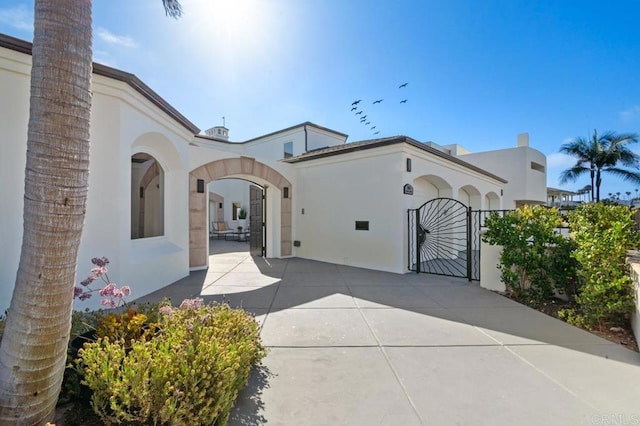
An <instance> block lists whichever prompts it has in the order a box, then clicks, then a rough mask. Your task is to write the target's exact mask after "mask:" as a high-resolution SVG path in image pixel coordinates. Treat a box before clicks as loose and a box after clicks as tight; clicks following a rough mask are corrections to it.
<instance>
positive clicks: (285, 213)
mask: <svg viewBox="0 0 640 426" xmlns="http://www.w3.org/2000/svg"><path fill="white" fill-rule="evenodd" d="M230 176H238V177H240V176H254V177H257V178H260V179H262V180H265V181H267V182H269V183H270V184H272V185H273V186H275V187H277V188H278V189H279V190H280V194H281V198H280V256H291V247H292V244H291V243H292V242H291V235H292V232H291V231H292V229H291V195H292V194H293V192H292V188H291V182H289V181H288V180H287V179H286V178H285V177H284V176H282V175H281V174H280V173H279V172H277V171H276V170H274V169H272V168H271V167H269V166H267V165H265V164H262V163H260V162H259V161H256V160H255V158H250V157H239V158H226V159H224V160H217V161H213V162H211V163H208V164H205V165H203V166H200V167H198V168H197V169H195V170H193V171H192V172H191V173H190V174H189V266H190V267H191V268H204V267H206V266H207V260H208V258H209V254H208V253H207V239H208V238H209V223H208V218H207V194H206V192H204V193H200V194H199V193H198V192H197V181H198V179H202V180H204V183H205V188H206V186H207V185H208V184H209V183H210V182H213V181H214V180H217V179H220V178H223V177H230ZM285 187H288V188H289V198H282V194H283V192H284V191H283V188H285Z"/></svg>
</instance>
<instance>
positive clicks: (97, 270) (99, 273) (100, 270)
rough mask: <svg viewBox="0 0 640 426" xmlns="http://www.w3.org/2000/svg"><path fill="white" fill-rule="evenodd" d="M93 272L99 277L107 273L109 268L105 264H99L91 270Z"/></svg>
mask: <svg viewBox="0 0 640 426" xmlns="http://www.w3.org/2000/svg"><path fill="white" fill-rule="evenodd" d="M91 273H92V274H93V275H94V276H95V277H96V278H97V277H101V276H103V275H104V274H106V273H107V268H105V267H104V266H98V267H96V268H93V269H92V270H91Z"/></svg>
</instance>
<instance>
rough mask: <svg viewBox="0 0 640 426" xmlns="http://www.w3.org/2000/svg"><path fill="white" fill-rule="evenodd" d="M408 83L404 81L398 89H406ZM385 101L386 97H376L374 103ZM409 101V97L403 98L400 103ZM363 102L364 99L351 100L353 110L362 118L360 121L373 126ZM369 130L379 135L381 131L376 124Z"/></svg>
mask: <svg viewBox="0 0 640 426" xmlns="http://www.w3.org/2000/svg"><path fill="white" fill-rule="evenodd" d="M408 85H409V83H402V84H401V85H400V86H398V89H404V88H405V87H407V86H408ZM383 101H384V99H376V100H375V101H373V103H372V105H376V104H381V103H382V102H383ZM407 101H408V99H402V100H401V101H400V103H401V104H406V103H407ZM361 102H362V99H356V100H355V101H353V102H351V112H354V111H355V112H354V114H355V115H356V117H358V118H359V119H360V123H362V124H363V125H365V126H371V124H372V123H371V119H370V118H369V116H368V115H367V114H365V112H364V108H362V107H361V106H360V103H361ZM369 130H371V131H372V132H373V134H374V135H377V134H379V133H380V130H379V129H378V127H377V126H376V125H373V126H371V127H369Z"/></svg>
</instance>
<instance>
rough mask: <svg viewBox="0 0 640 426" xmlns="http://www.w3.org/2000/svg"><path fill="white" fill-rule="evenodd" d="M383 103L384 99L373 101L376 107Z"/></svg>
mask: <svg viewBox="0 0 640 426" xmlns="http://www.w3.org/2000/svg"><path fill="white" fill-rule="evenodd" d="M382 101H384V99H378V100H377V101H373V103H374V105H375V104H379V103H382Z"/></svg>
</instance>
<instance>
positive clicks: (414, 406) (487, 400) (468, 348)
mask: <svg viewBox="0 0 640 426" xmlns="http://www.w3.org/2000/svg"><path fill="white" fill-rule="evenodd" d="M212 246H213V245H212ZM215 246H217V247H219V248H220V253H214V254H213V255H212V262H211V266H210V268H209V270H208V271H200V272H194V273H192V274H191V275H190V276H189V277H187V278H185V279H183V280H180V281H178V282H176V283H174V284H172V285H170V286H168V287H166V288H164V289H162V290H161V291H158V292H156V293H153V294H151V295H149V296H146V297H144V298H143V299H140V301H156V300H159V299H160V298H162V297H163V296H168V297H171V298H172V300H173V302H174V303H179V302H180V301H181V300H182V299H183V298H186V297H194V296H200V297H203V298H204V299H205V300H206V301H213V300H217V301H222V300H226V301H228V302H229V303H230V304H231V305H235V306H241V307H243V308H244V309H246V310H247V311H250V312H252V313H254V314H255V315H256V319H257V320H258V321H259V322H260V323H261V325H262V328H261V336H262V340H263V343H264V344H265V346H266V347H267V348H268V355H267V357H266V358H265V359H264V360H263V365H262V366H261V367H260V368H258V369H256V370H255V371H254V373H253V374H252V377H251V379H250V383H249V386H248V387H247V388H246V389H245V390H244V391H243V392H242V393H241V394H240V395H239V399H238V402H237V404H236V407H235V408H234V411H233V413H232V416H231V419H230V422H229V423H230V424H232V425H263V424H266V425H421V424H433V425H450V424H451V425H572V424H593V425H608V424H625V425H627V424H640V354H638V353H636V352H633V351H630V350H628V349H625V348H623V347H621V346H619V345H616V344H613V343H610V342H608V341H606V340H603V339H601V338H599V337H596V336H594V335H592V334H590V333H587V332H585V331H582V330H580V329H578V328H575V327H573V326H570V325H567V324H565V323H563V322H561V321H559V320H556V319H554V318H551V317H548V316H546V315H544V314H541V313H539V312H537V311H535V310H532V309H529V308H527V307H525V306H522V305H520V304H518V303H516V302H513V301H512V300H510V299H507V298H505V297H502V296H500V295H498V294H496V293H493V292H490V291H488V290H485V289H483V288H480V287H479V286H478V285H477V283H471V284H470V283H468V282H467V281H466V280H464V279H457V278H448V277H441V276H434V275H424V274H421V275H416V274H407V275H398V274H391V273H385V272H377V271H371V270H366V269H359V268H353V267H348V266H341V265H334V264H329V263H323V262H316V261H310V260H304V259H297V258H293V259H268V260H265V259H262V258H252V257H251V256H249V254H248V253H247V252H246V251H245V250H246V245H245V244H242V243H236V242H229V243H218V244H216V245H215ZM616 422H617V423H616Z"/></svg>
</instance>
